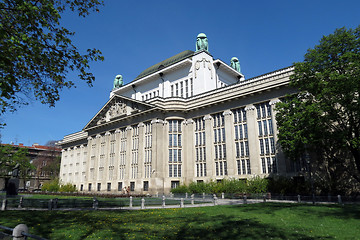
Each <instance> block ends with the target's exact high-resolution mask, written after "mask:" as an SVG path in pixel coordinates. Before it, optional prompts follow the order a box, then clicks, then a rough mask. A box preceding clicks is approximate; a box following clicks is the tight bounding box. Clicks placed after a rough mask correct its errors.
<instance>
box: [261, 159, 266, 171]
mask: <svg viewBox="0 0 360 240" xmlns="http://www.w3.org/2000/svg"><path fill="white" fill-rule="evenodd" d="M261 166H262V173H266V166H265V158H261Z"/></svg>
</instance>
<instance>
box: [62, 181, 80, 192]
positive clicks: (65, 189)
mask: <svg viewBox="0 0 360 240" xmlns="http://www.w3.org/2000/svg"><path fill="white" fill-rule="evenodd" d="M59 192H76V186H74V185H72V184H71V183H67V184H65V185H61V186H60V189H59Z"/></svg>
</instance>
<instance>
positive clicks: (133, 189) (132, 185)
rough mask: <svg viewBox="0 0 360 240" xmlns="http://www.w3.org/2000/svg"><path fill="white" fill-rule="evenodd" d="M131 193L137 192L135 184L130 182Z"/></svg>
mask: <svg viewBox="0 0 360 240" xmlns="http://www.w3.org/2000/svg"><path fill="white" fill-rule="evenodd" d="M130 191H132V192H133V191H135V182H130Z"/></svg>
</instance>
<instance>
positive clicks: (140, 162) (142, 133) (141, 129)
mask: <svg viewBox="0 0 360 240" xmlns="http://www.w3.org/2000/svg"><path fill="white" fill-rule="evenodd" d="M138 127H139V146H138V147H139V148H138V181H137V182H138V184H141V189H143V183H142V181H141V180H142V179H144V177H145V169H144V168H145V166H144V158H145V125H144V123H139V125H138Z"/></svg>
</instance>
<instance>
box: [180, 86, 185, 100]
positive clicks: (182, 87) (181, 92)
mask: <svg viewBox="0 0 360 240" xmlns="http://www.w3.org/2000/svg"><path fill="white" fill-rule="evenodd" d="M183 85H184V83H183V82H180V96H181V97H184V86H183Z"/></svg>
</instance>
